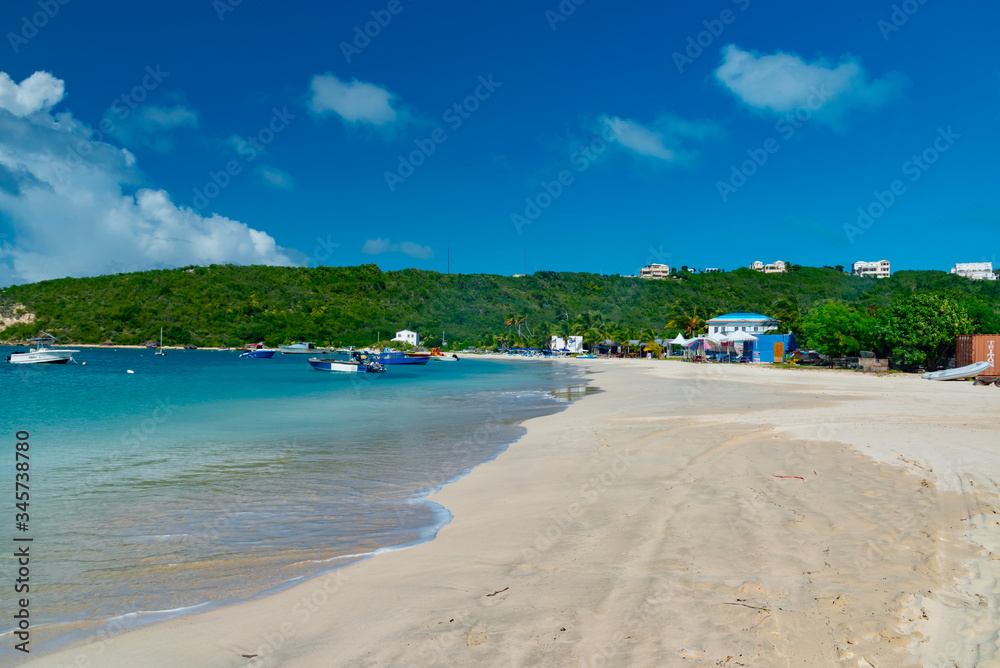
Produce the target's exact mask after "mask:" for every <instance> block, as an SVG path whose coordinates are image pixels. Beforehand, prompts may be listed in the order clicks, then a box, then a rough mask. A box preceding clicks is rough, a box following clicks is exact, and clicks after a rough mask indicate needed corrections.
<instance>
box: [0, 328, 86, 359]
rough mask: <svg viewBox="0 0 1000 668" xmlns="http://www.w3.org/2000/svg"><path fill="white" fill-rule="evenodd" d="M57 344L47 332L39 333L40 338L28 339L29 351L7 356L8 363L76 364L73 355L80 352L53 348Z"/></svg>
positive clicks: (54, 338)
mask: <svg viewBox="0 0 1000 668" xmlns="http://www.w3.org/2000/svg"><path fill="white" fill-rule="evenodd" d="M55 342H56V337H54V336H52V335H51V334H48V333H46V332H39V333H38V336H36V337H35V338H33V339H28V343H29V344H33V345H32V346H29V348H28V351H27V352H24V351H17V352H13V353H11V354H10V355H8V356H7V361H8V362H10V363H11V364H66V363H67V362H76V360H75V359H73V353H78V352H80V351H79V350H69V349H68V348H59V349H56V348H52V344H54V343H55Z"/></svg>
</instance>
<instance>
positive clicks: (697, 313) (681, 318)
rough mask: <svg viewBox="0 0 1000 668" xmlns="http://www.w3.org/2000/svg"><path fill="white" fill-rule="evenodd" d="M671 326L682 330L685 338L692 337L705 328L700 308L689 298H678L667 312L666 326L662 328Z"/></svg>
mask: <svg viewBox="0 0 1000 668" xmlns="http://www.w3.org/2000/svg"><path fill="white" fill-rule="evenodd" d="M671 327H676V328H678V329H680V330H681V331H683V332H684V334H685V336H687V338H693V337H694V336H695V335H696V334H701V333H702V330H704V329H705V318H703V317H702V315H701V309H699V308H698V307H697V306H696V305H695V304H693V303H692V302H691V301H690V300H689V299H678V300H677V301H676V302H674V303H673V305H672V306H671V307H670V311H669V312H668V313H667V326H666V327H664V329H669V328H671Z"/></svg>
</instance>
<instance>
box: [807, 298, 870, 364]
mask: <svg viewBox="0 0 1000 668" xmlns="http://www.w3.org/2000/svg"><path fill="white" fill-rule="evenodd" d="M799 327H800V329H801V332H802V335H803V336H804V337H805V343H806V345H807V346H808V347H810V348H815V349H816V350H818V351H819V352H821V353H823V354H824V355H830V356H831V357H846V356H848V355H857V354H858V352H859V351H860V350H861V341H862V337H863V336H864V332H865V323H864V317H863V316H862V315H861V314H860V313H858V312H857V311H855V310H854V309H852V308H850V307H848V306H845V305H844V304H840V303H837V302H829V303H826V304H821V305H819V306H817V307H816V308H814V309H813V310H812V311H810V312H809V314H808V315H807V316H805V317H804V318H802V320H801V323H800V325H799Z"/></svg>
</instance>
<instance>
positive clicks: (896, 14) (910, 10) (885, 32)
mask: <svg viewBox="0 0 1000 668" xmlns="http://www.w3.org/2000/svg"><path fill="white" fill-rule="evenodd" d="M926 4H927V0H904V2H901V3H900V4H898V5H893V6H892V13H891V14H889V19H888V20H886V19H879V20H878V21H877V22H876V23H875V26H876V27H877V28H878V30H879V32H880V33H882V40H883V41H886V42H888V41H889V37H891V36H892V34H893V33H894V32H899V29H900V28H902V27H903V26H905V25H906V23H907V22H908V21H909V20H910V17H911V16H913V15H914V14H916V13H917V12H919V11H920V8H921V7H923V6H924V5H926Z"/></svg>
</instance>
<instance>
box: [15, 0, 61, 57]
mask: <svg viewBox="0 0 1000 668" xmlns="http://www.w3.org/2000/svg"><path fill="white" fill-rule="evenodd" d="M69 3H70V0H38V9H39V11H37V12H35V13H33V14H31V15H30V16H29V15H28V14H25V15H24V16H22V17H21V30H20V32H16V33H15V32H8V33H7V41H8V42H10V48H11V49H13V50H14V53H15V54H16V53H18V52H20V51H21V47H22V46H25V45H26V44H27V43H28V42H30V41H31V40H33V39H34V38H35V37H36V36H37V35H38V31H39V30H41V29H42V28H44V27H45V26H47V25H48V24H49V21H51V20H52V19H54V18H55V17H56V16H57V15H58V14H59V11H60V10H61V9H62V8H63V7H65V6H66V5H68V4H69Z"/></svg>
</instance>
